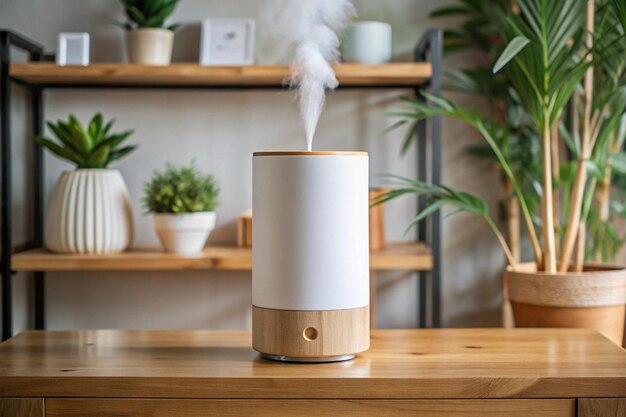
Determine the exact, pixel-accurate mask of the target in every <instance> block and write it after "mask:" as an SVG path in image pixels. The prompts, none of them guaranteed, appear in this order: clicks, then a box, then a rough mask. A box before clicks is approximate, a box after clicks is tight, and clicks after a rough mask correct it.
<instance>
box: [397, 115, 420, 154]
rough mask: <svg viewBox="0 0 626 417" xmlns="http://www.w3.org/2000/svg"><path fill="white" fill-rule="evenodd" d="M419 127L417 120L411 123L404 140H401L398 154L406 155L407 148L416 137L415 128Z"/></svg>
mask: <svg viewBox="0 0 626 417" xmlns="http://www.w3.org/2000/svg"><path fill="white" fill-rule="evenodd" d="M418 128H419V122H415V123H413V124H412V125H411V127H410V128H409V130H407V132H406V134H405V135H404V140H403V141H402V148H401V149H400V155H406V153H407V152H408V150H409V148H410V147H411V143H413V140H415V139H416V137H415V134H416V133H417V129H418Z"/></svg>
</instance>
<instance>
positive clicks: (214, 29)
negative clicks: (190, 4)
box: [200, 18, 255, 65]
mask: <svg viewBox="0 0 626 417" xmlns="http://www.w3.org/2000/svg"><path fill="white" fill-rule="evenodd" d="M254 26H255V24H254V20H253V19H223V18H211V19H204V20H203V21H202V31H201V36H200V65H252V64H253V63H254Z"/></svg>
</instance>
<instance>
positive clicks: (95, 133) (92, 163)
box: [35, 113, 136, 254]
mask: <svg viewBox="0 0 626 417" xmlns="http://www.w3.org/2000/svg"><path fill="white" fill-rule="evenodd" d="M113 122H114V121H113V120H111V121H109V122H108V123H106V124H105V123H104V122H103V117H102V114H100V113H98V114H96V115H95V116H94V117H93V118H92V119H91V121H90V122H89V124H88V125H87V128H84V127H83V125H82V124H81V123H80V122H79V121H78V119H77V118H76V117H75V116H74V115H70V116H69V119H68V120H67V121H62V120H59V121H57V123H56V124H55V123H52V122H48V123H47V125H48V128H49V129H50V131H51V132H52V133H53V134H54V136H55V137H56V139H57V140H52V139H48V138H45V137H36V138H35V140H36V142H37V143H38V144H39V145H41V146H44V147H45V148H47V149H48V150H50V151H51V152H52V153H53V154H55V155H56V156H58V157H59V158H61V159H65V160H67V161H68V162H70V163H73V164H75V165H76V170H73V171H65V172H63V174H62V175H61V178H59V181H58V182H57V185H56V187H55V189H54V192H53V195H52V200H51V202H50V206H49V208H48V211H47V215H46V224H45V244H46V246H47V248H48V249H49V250H51V251H53V252H62V253H79V254H109V253H117V252H121V251H123V250H125V249H127V248H128V247H129V246H130V243H131V241H132V238H133V218H132V212H131V206H130V200H129V196H128V189H127V188H126V183H125V182H124V178H123V177H122V174H121V173H120V172H119V171H118V170H116V169H109V168H108V166H109V165H110V164H111V163H113V162H116V161H119V160H120V159H122V158H123V157H125V156H127V155H128V154H129V153H131V152H132V151H133V150H134V149H135V148H136V146H134V145H127V146H122V145H123V143H124V141H126V139H128V137H129V136H130V135H131V134H132V133H133V131H132V130H128V131H125V132H122V133H111V132H110V130H111V127H112V126H113Z"/></svg>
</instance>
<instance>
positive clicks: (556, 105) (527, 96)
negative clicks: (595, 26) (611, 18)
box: [494, 0, 590, 133]
mask: <svg viewBox="0 0 626 417" xmlns="http://www.w3.org/2000/svg"><path fill="white" fill-rule="evenodd" d="M516 4H517V5H518V6H519V8H520V9H521V11H522V15H521V16H518V15H516V14H512V15H511V16H509V17H508V18H507V38H508V39H510V40H509V43H508V44H507V46H506V48H505V50H504V51H503V52H502V55H501V56H500V58H499V59H498V61H496V64H495V65H494V72H497V71H499V70H500V69H501V68H503V67H506V69H507V71H508V77H509V79H510V81H511V84H512V85H513V87H514V88H515V91H516V93H517V94H518V96H519V98H520V101H521V103H522V104H523V106H524V108H525V109H526V111H527V112H528V114H529V115H530V116H531V118H532V119H533V121H534V123H535V126H536V129H537V131H538V132H542V133H543V132H546V131H549V130H550V127H551V126H552V125H553V124H554V123H555V122H556V121H557V120H558V118H559V117H560V115H561V113H562V112H563V109H564V107H565V105H566V104H567V103H568V101H569V99H570V98H571V97H572V94H573V93H574V91H575V90H576V88H577V87H578V85H579V84H580V81H581V80H582V78H583V76H584V74H585V71H586V70H587V67H588V66H589V65H590V62H589V61H588V60H585V59H581V57H580V56H579V51H580V49H581V42H582V40H583V36H582V35H583V34H584V30H583V27H582V24H581V23H582V17H583V16H584V12H583V11H584V9H583V6H584V4H585V2H584V1H583V0H563V1H558V2H557V1H550V0H519V1H517V2H516ZM568 42H570V43H571V44H568Z"/></svg>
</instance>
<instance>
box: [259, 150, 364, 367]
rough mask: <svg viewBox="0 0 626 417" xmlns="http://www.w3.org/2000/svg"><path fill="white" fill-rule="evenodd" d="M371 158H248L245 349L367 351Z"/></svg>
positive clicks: (328, 353) (318, 353) (316, 358)
mask: <svg viewBox="0 0 626 417" xmlns="http://www.w3.org/2000/svg"><path fill="white" fill-rule="evenodd" d="M368 205H369V201H368V156H367V153H365V152H255V153H254V157H253V203H252V213H253V219H254V220H253V226H252V242H253V244H252V253H253V266H252V304H253V306H252V344H253V347H254V349H255V350H257V351H258V352H260V353H261V354H262V355H263V356H264V357H266V358H269V359H275V360H283V361H297V362H331V361H339V360H347V359H352V358H353V357H354V356H355V355H356V354H357V353H359V352H363V351H365V350H367V349H368V348H369V234H368V213H369V206H368Z"/></svg>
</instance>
